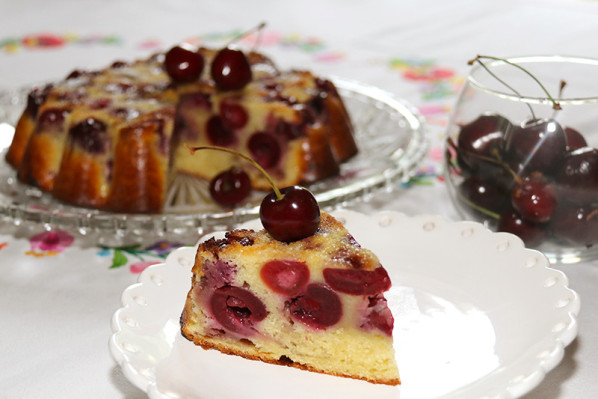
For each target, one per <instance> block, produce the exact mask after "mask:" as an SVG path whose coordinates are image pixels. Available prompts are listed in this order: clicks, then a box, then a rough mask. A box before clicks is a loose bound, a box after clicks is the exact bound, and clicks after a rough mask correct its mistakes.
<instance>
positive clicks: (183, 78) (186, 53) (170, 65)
mask: <svg viewBox="0 0 598 399" xmlns="http://www.w3.org/2000/svg"><path fill="white" fill-rule="evenodd" d="M164 67H165V68H166V72H167V73H168V76H170V78H171V79H172V80H173V81H175V82H181V83H183V82H193V81H195V80H197V79H199V76H200V75H201V72H202V71H203V67H204V59H203V56H202V55H201V54H199V53H197V52H195V51H192V50H189V49H186V48H183V47H180V46H175V47H173V48H171V49H170V50H168V52H167V53H166V56H165V57H164Z"/></svg>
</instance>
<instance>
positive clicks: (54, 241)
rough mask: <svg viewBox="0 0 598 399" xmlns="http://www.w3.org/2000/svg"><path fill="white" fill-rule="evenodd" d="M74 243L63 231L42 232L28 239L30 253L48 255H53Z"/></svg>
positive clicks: (70, 236)
mask: <svg viewBox="0 0 598 399" xmlns="http://www.w3.org/2000/svg"><path fill="white" fill-rule="evenodd" d="M73 241H74V238H73V236H72V235H70V234H69V233H66V232H64V231H60V230H56V231H44V232H43V233H39V234H36V235H34V236H33V237H31V238H30V239H29V244H30V245H31V252H32V253H33V254H39V251H41V252H42V253H45V254H48V255H55V254H58V253H60V252H62V251H64V250H65V249H66V248H68V247H69V246H70V245H71V244H72V243H73Z"/></svg>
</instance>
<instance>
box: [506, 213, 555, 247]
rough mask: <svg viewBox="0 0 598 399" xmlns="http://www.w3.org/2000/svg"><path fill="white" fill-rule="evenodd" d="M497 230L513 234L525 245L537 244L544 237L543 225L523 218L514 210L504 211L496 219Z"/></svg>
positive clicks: (532, 245) (544, 229)
mask: <svg viewBox="0 0 598 399" xmlns="http://www.w3.org/2000/svg"><path fill="white" fill-rule="evenodd" d="M497 230H498V231H503V232H506V233H511V234H515V235H516V236H518V237H519V238H521V239H522V240H523V242H524V243H525V245H526V246H528V247H534V246H536V245H539V244H540V243H541V242H542V241H543V240H544V238H545V237H546V228H545V226H544V225H541V224H536V223H532V222H528V221H526V220H524V219H523V218H522V217H521V215H519V214H518V213H517V212H516V211H515V210H508V211H505V212H504V213H503V214H502V215H501V217H500V219H499V220H498V227H497Z"/></svg>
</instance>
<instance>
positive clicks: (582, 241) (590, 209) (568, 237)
mask: <svg viewBox="0 0 598 399" xmlns="http://www.w3.org/2000/svg"><path fill="white" fill-rule="evenodd" d="M550 228H551V230H552V234H553V235H554V237H555V238H556V239H558V240H561V242H563V243H565V244H568V245H573V246H587V247H589V246H592V245H594V244H596V243H598V206H575V205H568V204H567V205H562V206H559V208H558V209H557V211H556V213H555V214H554V216H553V218H552V221H551V223H550Z"/></svg>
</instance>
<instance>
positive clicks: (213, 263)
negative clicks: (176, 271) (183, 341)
mask: <svg viewBox="0 0 598 399" xmlns="http://www.w3.org/2000/svg"><path fill="white" fill-rule="evenodd" d="M390 286H391V281H390V278H389V276H388V274H387V272H386V270H385V269H384V268H383V267H382V265H381V264H380V261H379V260H378V258H377V257H376V255H374V253H372V252H371V251H370V250H367V249H365V248H362V247H361V246H360V245H359V244H358V243H357V242H356V241H355V239H354V238H353V237H352V236H351V235H350V234H349V232H348V231H347V230H346V229H345V228H344V227H343V225H342V224H341V223H340V222H339V221H337V220H336V219H335V218H333V217H332V216H330V215H328V214H326V213H322V218H321V221H320V225H319V228H318V230H317V231H316V233H315V234H313V235H311V236H309V237H307V238H304V239H302V240H298V241H294V242H291V243H285V242H282V241H277V240H275V239H274V238H272V237H271V236H270V235H269V234H268V233H267V232H265V231H264V230H261V231H253V230H234V231H231V232H228V233H227V234H226V236H225V237H224V238H222V239H214V238H211V239H209V240H207V241H205V242H203V243H201V244H200V245H199V248H198V251H197V257H196V260H195V265H194V267H193V277H192V286H191V289H190V291H189V293H188V296H187V300H186V303H185V307H184V310H183V312H182V315H181V327H182V333H183V335H184V336H185V337H186V338H187V339H189V340H191V341H193V342H194V343H195V344H196V345H200V346H202V347H203V348H204V349H217V350H219V351H221V352H223V353H226V354H231V355H238V356H242V357H244V358H247V359H253V360H261V361H264V362H268V363H274V364H280V365H288V366H293V367H297V368H301V369H306V370H310V371H314V372H320V373H325V374H331V375H335V376H342V377H349V378H355V379H361V380H366V381H369V382H372V383H378V384H387V385H398V384H400V379H399V372H398V369H397V364H396V361H395V352H394V349H393V339H392V330H393V322H394V319H393V316H392V314H391V311H390V309H389V308H388V306H387V302H386V299H385V297H384V292H386V291H387V290H388V289H389V288H390Z"/></svg>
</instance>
